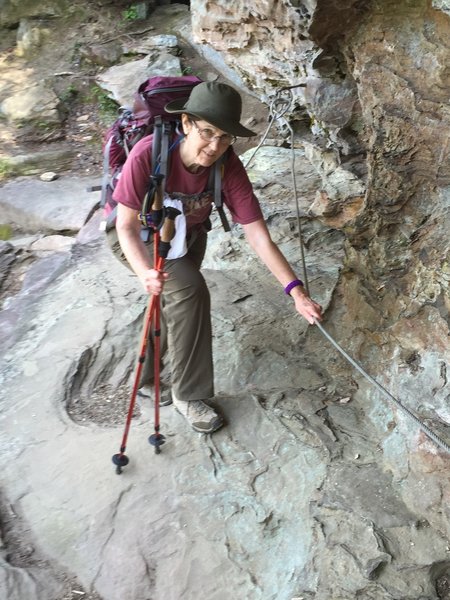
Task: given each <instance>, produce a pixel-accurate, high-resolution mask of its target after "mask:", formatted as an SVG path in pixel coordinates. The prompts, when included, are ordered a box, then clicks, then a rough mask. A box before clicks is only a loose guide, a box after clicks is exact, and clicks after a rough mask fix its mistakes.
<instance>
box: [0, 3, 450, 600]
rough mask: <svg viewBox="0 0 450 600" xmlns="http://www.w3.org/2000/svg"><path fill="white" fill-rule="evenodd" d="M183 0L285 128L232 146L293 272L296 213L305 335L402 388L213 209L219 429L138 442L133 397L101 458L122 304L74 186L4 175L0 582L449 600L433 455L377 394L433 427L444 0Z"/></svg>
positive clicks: (116, 383) (448, 274)
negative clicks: (118, 463) (283, 288)
mask: <svg viewBox="0 0 450 600" xmlns="http://www.w3.org/2000/svg"><path fill="white" fill-rule="evenodd" d="M7 4H8V6H9V7H10V8H11V7H13V6H15V4H14V3H13V2H9V3H7ZM190 4H191V6H190V9H191V17H192V37H189V39H190V41H191V43H192V44H193V45H194V46H195V45H196V44H203V45H205V47H204V48H202V49H200V48H199V49H200V50H201V51H202V52H204V53H205V54H206V53H208V55H209V56H211V57H213V56H216V57H217V56H220V58H221V59H222V60H223V61H224V64H225V63H226V65H227V68H228V69H231V70H232V71H233V72H234V73H235V76H236V79H234V80H233V81H240V82H244V83H245V85H246V87H247V90H248V91H250V92H251V93H252V94H253V95H254V96H257V97H259V98H260V99H262V100H265V101H267V104H268V106H269V112H271V115H272V117H273V122H272V127H273V129H272V134H271V135H272V137H276V138H278V140H284V146H289V142H290V139H291V138H290V135H291V131H290V128H292V135H293V138H294V142H295V144H294V145H295V152H294V153H293V154H292V153H291V150H290V149H289V148H287V147H273V146H269V147H263V148H261V149H260V150H259V151H258V152H257V153H256V155H255V156H254V157H253V156H252V152H251V151H250V152H249V153H247V154H246V155H244V156H243V157H242V159H243V161H244V164H246V163H247V162H248V161H250V163H249V165H248V171H249V174H250V177H251V179H252V181H253V182H254V186H255V191H256V193H257V195H258V197H259V198H260V199H261V202H262V205H263V210H264V214H265V216H266V218H267V221H268V223H269V226H270V229H271V231H272V235H273V238H274V240H275V241H276V242H277V243H278V244H279V245H280V247H281V249H282V250H283V252H284V253H285V254H286V256H287V257H288V258H289V260H290V261H291V262H292V264H293V265H294V266H295V268H296V269H297V270H298V272H299V273H301V272H302V260H301V253H300V248H299V225H300V230H301V233H302V236H301V237H302V240H303V243H304V248H305V252H306V269H307V270H306V275H307V279H308V282H309V286H310V288H311V292H312V295H313V296H314V297H315V298H316V299H317V300H318V301H319V302H320V303H321V304H322V305H323V306H324V310H325V319H324V326H325V329H326V330H327V331H328V332H330V333H331V335H332V336H333V338H334V339H336V340H338V342H339V343H340V344H341V345H342V347H343V348H344V349H345V350H346V351H348V352H349V353H350V355H351V356H352V357H354V358H355V359H356V360H357V361H358V363H359V364H361V365H363V367H364V368H365V369H366V370H367V371H368V372H369V374H370V375H371V376H373V377H375V378H376V379H377V381H379V382H380V383H381V384H382V385H383V386H384V387H385V388H386V389H388V390H389V391H390V393H391V394H393V396H395V397H396V398H398V399H399V400H400V401H401V402H402V405H400V406H399V405H396V404H392V403H389V402H388V401H386V399H385V398H383V397H382V396H380V393H379V391H377V389H376V388H375V387H374V386H373V385H371V384H370V383H369V382H368V381H367V380H366V379H365V378H364V377H363V376H362V375H361V374H360V373H359V372H358V371H356V370H355V369H353V368H352V367H351V366H350V365H349V363H348V362H347V361H346V360H344V358H343V357H342V355H340V354H339V353H338V352H337V351H336V349H335V348H333V347H332V345H331V344H330V343H329V342H328V341H327V340H325V339H324V337H323V336H322V335H321V333H320V331H319V329H318V328H317V327H308V326H307V325H306V323H305V322H303V321H302V320H301V319H300V318H297V317H295V315H293V312H292V307H291V306H290V304H289V302H288V299H287V298H285V297H283V295H282V294H281V293H280V289H279V286H278V285H277V284H276V283H275V282H274V281H273V280H272V279H271V278H269V277H268V276H267V272H266V271H265V269H263V268H262V267H261V265H260V264H259V263H258V262H257V261H256V259H255V258H254V257H253V256H252V255H251V254H250V253H249V250H248V247H247V246H246V244H245V241H244V239H243V237H242V234H241V233H240V231H239V229H235V230H233V232H232V234H231V235H230V234H225V233H224V232H222V230H221V229H220V225H219V224H218V223H217V222H216V221H215V222H214V227H213V230H212V232H211V234H210V238H209V247H208V254H207V256H206V259H205V264H204V273H205V277H206V278H207V281H208V284H209V287H210V290H211V295H212V301H213V306H214V313H213V319H214V321H213V326H214V349H215V371H216V391H217V403H218V405H220V406H221V407H222V410H223V412H224V414H225V418H226V421H227V426H226V428H224V429H223V430H221V431H219V432H217V433H216V434H215V435H214V436H212V437H202V436H198V435H197V434H193V433H192V432H191V431H190V430H188V429H187V427H186V424H185V423H184V422H183V420H182V419H181V417H180V416H179V415H178V414H177V413H175V412H174V411H173V410H172V408H171V407H166V408H164V409H162V433H163V434H164V435H165V436H166V438H167V441H166V444H165V445H164V446H163V449H162V453H161V455H159V456H155V455H154V454H153V452H152V450H151V447H150V446H149V444H148V443H147V438H148V435H149V434H151V433H152V426H153V411H152V407H151V406H149V405H147V404H146V403H143V404H141V405H139V407H138V410H137V411H136V415H135V417H134V418H133V420H132V429H131V436H130V439H129V445H128V449H127V454H129V456H130V459H131V460H130V464H129V465H128V466H127V467H126V469H125V470H124V473H123V474H122V475H121V476H120V477H117V476H116V475H115V473H114V469H113V465H112V463H111V462H110V461H111V455H112V454H113V453H115V452H117V451H118V449H119V445H120V440H121V436H122V423H124V419H125V414H126V411H127V408H128V404H127V400H128V395H129V389H130V385H131V383H132V380H133V377H132V373H133V367H134V363H135V360H136V347H135V346H136V342H137V340H138V339H139V333H140V327H141V320H142V314H143V310H144V308H145V302H146V299H145V297H144V296H143V294H142V293H141V291H140V290H139V288H138V287H137V284H136V280H135V278H134V277H133V276H132V275H131V273H129V272H128V271H127V270H126V269H124V268H123V267H122V266H121V265H119V264H118V263H116V262H115V261H114V260H113V259H112V256H111V254H110V251H109V248H108V247H107V246H106V244H105V240H104V238H103V236H102V235H101V234H100V233H99V231H98V224H99V220H100V215H99V213H98V212H96V210H95V208H96V203H97V201H98V198H96V197H94V196H95V195H93V196H91V195H87V194H85V193H84V192H83V191H82V190H84V189H85V185H86V181H85V180H81V181H78V180H75V181H74V180H73V179H72V178H69V177H67V178H66V177H60V178H59V179H57V180H56V181H52V182H43V181H39V180H38V179H32V180H29V179H18V180H16V181H12V182H8V183H7V184H5V185H3V186H2V187H1V188H0V203H1V206H2V221H4V222H5V224H6V225H9V226H10V227H11V228H13V229H14V230H17V229H18V228H19V229H20V228H22V231H21V235H20V236H17V235H15V236H14V237H13V238H12V239H10V240H9V241H6V242H2V243H1V245H0V266H1V278H0V284H1V288H0V292H1V294H2V296H1V297H2V300H3V305H2V310H1V312H0V328H1V331H2V339H1V348H2V353H3V354H2V362H1V378H2V380H1V394H2V404H1V406H2V408H1V411H2V412H1V414H0V417H1V419H2V428H1V431H2V438H1V449H2V456H3V460H4V462H3V473H2V475H3V478H2V479H3V483H2V486H3V493H4V498H5V502H4V503H3V505H2V507H1V508H0V510H1V511H2V516H3V519H2V522H6V521H7V523H8V528H6V529H5V528H4V527H3V526H2V538H3V540H4V544H3V546H4V548H5V551H4V552H3V554H2V555H1V556H0V559H1V560H2V563H1V567H2V569H3V570H2V572H1V578H0V590H1V591H2V593H3V592H5V595H6V597H8V598H9V599H10V600H24V598H39V600H63V598H64V600H65V598H66V597H67V596H66V595H67V593H68V592H67V589H68V588H67V577H69V578H72V577H75V576H76V577H77V578H78V581H79V582H80V585H82V586H83V588H84V590H87V591H88V592H90V593H91V595H92V597H93V598H94V597H95V598H98V597H102V598H103V599H104V600H116V599H117V600H123V599H124V598H126V599H127V600H144V599H146V598H158V597H163V596H164V597H167V598H173V599H174V600H179V599H180V598H183V599H186V600H191V599H194V598H205V599H207V600H222V599H223V600H229V598H230V597H235V598H238V599H239V600H241V599H242V600H244V599H245V600H294V599H299V598H302V599H303V600H307V599H308V600H313V599H315V600H331V599H332V600H350V599H353V598H359V599H361V600H369V599H374V600H399V599H400V598H401V599H402V600H425V599H426V600H448V598H449V597H450V554H449V536H450V531H449V518H450V512H449V508H448V506H449V498H450V478H449V468H448V467H449V460H450V457H449V453H448V452H445V450H443V449H442V447H439V446H438V445H436V444H435V443H434V442H433V441H432V440H430V439H429V437H427V435H425V434H424V433H423V431H421V429H420V427H419V426H418V423H417V422H415V421H414V420H412V419H411V418H410V416H408V414H407V413H406V412H405V411H404V410H402V408H401V407H402V406H405V407H406V408H407V409H408V410H409V411H412V413H413V414H415V415H417V416H418V418H419V419H420V421H423V422H424V423H425V424H426V425H428V426H429V427H431V428H432V430H433V431H435V432H436V433H437V435H438V436H439V437H440V438H441V439H443V440H444V441H445V442H446V443H447V444H448V442H449V439H450V408H449V407H450V404H449V399H450V384H449V376H448V365H449V364H450V344H449V324H450V320H449V316H448V315H449V309H450V294H449V280H450V266H449V265H450V262H449V260H450V259H449V253H450V243H449V236H448V231H449V230H450V227H449V225H450V223H449V221H450V217H449V206H450V188H449V169H450V166H449V165H450V163H449V160H448V154H449V134H448V131H449V119H450V113H449V110H448V97H449V92H450V80H449V71H448V64H449V58H450V56H449V48H448V40H449V39H450V38H449V33H450V16H449V13H450V6H449V5H448V3H447V2H444V1H439V2H437V1H436V2H431V3H430V2H426V1H425V0H418V1H416V2H409V1H406V0H405V1H401V2H393V1H390V0H381V1H379V2H373V3H361V2H358V1H355V0H340V1H337V0H335V1H333V2H325V0H311V1H304V2H288V1H286V2H277V3H268V2H262V1H261V0H255V1H254V2H253V3H251V6H249V5H248V3H246V2H243V1H241V0H233V1H232V2H230V1H225V0H219V1H218V2H214V3H212V2H204V1H201V2H200V0H192V1H191V3H190ZM27 5H28V4H27ZM48 6H49V8H48V10H49V11H50V10H53V11H56V8H55V7H56V6H57V4H56V3H55V4H50V3H49V5H48ZM51 7H53V8H51ZM169 8H170V10H169ZM186 10H187V9H186ZM160 14H161V13H160ZM186 14H187V13H186V11H185V10H184V11H181V10H180V8H179V7H168V9H167V13H164V15H165V16H164V19H166V20H167V21H169V20H170V25H171V28H172V29H173V31H171V33H173V32H176V31H177V30H178V31H182V32H183V35H185V36H186V37H188V36H190V35H191V34H190V32H187V30H186ZM176 15H181V17H182V18H180V19H179V20H177V19H176V18H175V17H176ZM24 16H32V15H31V14H29V13H27V14H24ZM152 33H153V32H152ZM162 33H168V32H167V31H163V32H162ZM135 42H136V40H135ZM136 44H137V46H139V47H141V48H146V49H147V50H145V52H144V54H147V53H148V55H149V56H151V57H152V60H151V61H150V62H149V58H148V57H146V58H139V59H138V60H136V57H131V58H130V61H129V63H128V65H120V66H115V67H112V68H111V69H109V70H108V71H103V72H102V73H99V81H100V82H101V83H102V85H103V87H104V88H105V89H107V90H109V91H110V92H111V93H112V94H113V95H114V97H115V98H117V100H118V101H122V100H124V101H126V100H127V98H126V96H124V87H123V72H125V73H126V75H129V74H130V73H137V75H136V77H140V76H141V75H140V74H141V73H147V72H148V69H149V68H150V69H152V68H156V66H157V65H158V62H157V59H158V57H160V53H159V54H158V57H156V55H154V52H155V48H154V46H152V47H151V48H150V46H151V44H150V42H149V39H148V32H147V33H145V38H143V39H142V40H139V44H138V43H137V42H136ZM158 52H159V51H158ZM214 53H215V54H214ZM122 60H123V58H122V59H121V62H122ZM164 60H165V61H167V62H165V63H164V64H165V66H164V67H163V68H166V67H167V64H172V61H173V64H174V69H177V68H178V66H179V63H178V62H177V61H178V59H177V58H176V57H174V56H173V55H172V54H170V53H169V54H166V57H165V58H164ZM152 61H153V62H152ZM106 62H108V61H106ZM216 64H218V63H216ZM155 65H156V66H155ZM131 67H133V68H136V71H133V70H132V69H131ZM227 73H228V72H227ZM300 84H301V86H300ZM287 86H298V87H294V88H293V89H292V90H290V91H289V90H284V92H283V93H282V94H281V96H280V95H278V96H276V95H275V94H276V93H277V92H278V91H279V88H280V87H287ZM280 98H281V99H280ZM275 100H276V102H275ZM292 167H293V169H294V173H295V181H296V186H294V182H293V179H292V172H291V168H292ZM94 183H95V182H94ZM295 187H296V188H297V189H298V201H299V203H298V206H297V204H296V202H295V195H294V193H293V190H294V189H295ZM69 192H70V193H69ZM73 194H74V195H75V196H76V198H74V196H73ZM31 197H32V198H33V203H32V205H31V206H30V202H29V201H30V198H31ZM58 208H60V209H61V210H58ZM297 209H298V211H299V212H298V216H297V218H296V211H297ZM25 221H26V222H27V223H28V224H29V228H28V229H27V228H26V227H24V226H23V223H24V222H25ZM11 511H12V513H11ZM15 519H17V521H16V524H15ZM17 523H20V524H21V528H19V527H18V525H17ZM11 531H16V536H19V537H22V541H21V543H19V546H20V548H21V552H13V551H12V549H14V548H13V546H14V545H13V542H12V541H11V539H13V541H14V538H13V536H11ZM19 534H20V535H19ZM64 578H65V579H64ZM72 589H75V588H72ZM77 589H78V588H77ZM97 594H98V595H99V596H97Z"/></svg>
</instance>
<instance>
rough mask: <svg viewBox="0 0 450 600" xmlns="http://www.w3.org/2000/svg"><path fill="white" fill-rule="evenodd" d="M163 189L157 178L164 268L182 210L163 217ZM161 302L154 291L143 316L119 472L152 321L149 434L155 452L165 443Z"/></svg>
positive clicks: (157, 254)
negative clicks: (161, 407)
mask: <svg viewBox="0 0 450 600" xmlns="http://www.w3.org/2000/svg"><path fill="white" fill-rule="evenodd" d="M160 190H161V179H158V181H157V190H156V191H157V193H156V202H155V203H156V204H157V206H155V207H154V210H153V213H154V214H155V215H158V217H157V218H158V221H156V220H154V221H153V223H155V222H159V221H162V224H163V226H162V231H161V234H160V232H159V228H155V231H154V237H153V245H154V268H155V269H156V270H158V271H162V269H163V266H164V261H165V259H166V258H167V255H168V253H169V250H170V242H171V240H172V237H173V235H174V233H175V218H176V216H177V215H179V214H180V211H179V210H177V209H176V208H172V207H168V208H166V209H165V218H164V219H163V218H162V213H163V209H162V194H161V193H160ZM160 315H161V306H160V296H159V295H158V294H152V296H151V297H150V300H149V303H148V306H147V310H146V313H145V318H144V328H143V331H142V338H141V344H140V350H139V357H138V364H137V367H136V374H135V379H134V385H133V390H132V392H131V399H130V405H129V408H128V413H127V418H126V422H125V429H124V433H123V437H122V443H121V445H120V451H119V453H118V454H114V455H113V457H112V462H113V463H114V464H115V465H116V473H117V474H118V475H120V473H122V468H123V467H125V466H126V465H127V464H128V463H129V459H128V457H127V456H126V454H125V450H126V445H127V440H128V434H129V431H130V426H131V419H132V416H133V411H134V406H135V403H136V396H137V392H138V389H139V384H140V379H141V373H142V368H143V365H144V362H145V355H146V353H147V344H148V338H149V333H150V327H151V324H152V322H153V323H154V345H155V348H154V357H155V364H154V368H155V370H154V381H155V433H154V434H153V435H151V436H150V437H149V442H150V444H152V445H153V446H155V453H156V454H159V453H160V452H161V449H160V446H161V445H162V444H164V441H165V438H164V436H163V435H162V434H161V433H160V431H159V430H160V422H159V401H160V353H161V347H160V335H161V325H160V321H161V316H160Z"/></svg>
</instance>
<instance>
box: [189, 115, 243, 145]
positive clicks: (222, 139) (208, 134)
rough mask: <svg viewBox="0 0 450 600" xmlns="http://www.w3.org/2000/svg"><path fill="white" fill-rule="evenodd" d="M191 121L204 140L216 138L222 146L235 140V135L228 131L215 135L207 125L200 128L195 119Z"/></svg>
mask: <svg viewBox="0 0 450 600" xmlns="http://www.w3.org/2000/svg"><path fill="white" fill-rule="evenodd" d="M191 123H193V124H194V126H195V129H196V130H197V131H198V135H199V136H200V137H201V138H202V140H204V141H205V142H214V141H215V140H217V141H218V142H219V144H223V145H224V146H230V145H231V144H234V142H235V141H236V136H235V135H231V134H230V133H222V135H216V134H215V132H214V131H213V130H212V129H209V128H208V127H206V128H205V129H200V127H199V126H198V125H197V123H196V122H195V121H191Z"/></svg>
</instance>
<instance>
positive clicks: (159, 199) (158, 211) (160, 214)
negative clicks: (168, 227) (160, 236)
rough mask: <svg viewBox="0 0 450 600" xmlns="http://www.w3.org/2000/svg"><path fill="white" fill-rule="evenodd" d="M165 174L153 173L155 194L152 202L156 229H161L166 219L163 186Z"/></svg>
mask: <svg viewBox="0 0 450 600" xmlns="http://www.w3.org/2000/svg"><path fill="white" fill-rule="evenodd" d="M163 179H164V175H152V180H153V183H154V186H155V194H154V197H153V203H152V221H153V227H154V228H155V229H160V228H161V226H162V224H163V221H164V208H163V186H162V182H163Z"/></svg>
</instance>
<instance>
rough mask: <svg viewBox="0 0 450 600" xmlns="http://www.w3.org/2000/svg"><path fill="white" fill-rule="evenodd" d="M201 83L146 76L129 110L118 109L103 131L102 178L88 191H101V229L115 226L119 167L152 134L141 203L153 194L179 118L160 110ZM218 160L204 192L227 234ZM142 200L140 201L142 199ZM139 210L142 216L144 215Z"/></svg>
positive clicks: (165, 169)
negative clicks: (210, 197) (208, 193)
mask: <svg viewBox="0 0 450 600" xmlns="http://www.w3.org/2000/svg"><path fill="white" fill-rule="evenodd" d="M199 83H202V80H201V79H199V78H198V77H196V76H193V75H185V76H179V77H175V76H174V77H172V76H166V77H162V76H157V77H150V78H149V79H147V80H146V81H144V82H143V83H141V85H140V86H139V88H138V89H137V91H136V93H135V94H134V99H133V107H132V108H131V109H130V108H127V107H121V108H120V109H119V117H118V118H117V119H116V121H115V122H114V123H113V124H112V125H111V127H110V128H109V129H108V130H107V131H106V133H105V136H104V143H103V178H102V184H101V186H96V187H93V188H90V189H91V190H92V191H94V190H101V197H100V207H101V208H102V209H103V213H104V221H103V222H102V225H101V229H103V230H106V231H109V230H110V229H112V228H113V227H114V226H115V221H116V215H117V203H116V202H115V201H114V200H113V198H112V195H113V192H114V189H115V186H116V184H117V181H118V178H119V176H120V173H121V170H122V167H123V165H124V163H125V161H126V159H127V157H128V155H129V153H130V151H131V149H132V148H133V146H134V145H135V144H136V143H137V142H138V141H139V140H141V139H142V138H143V137H145V136H147V135H149V134H151V133H153V143H152V167H151V173H149V192H148V193H147V196H146V199H145V203H148V201H149V200H148V199H149V198H151V197H152V193H153V192H154V187H155V184H154V181H155V176H156V175H158V177H159V178H160V179H161V177H162V180H163V183H162V185H163V186H164V179H165V177H167V175H168V173H169V168H170V164H169V163H170V150H171V147H170V142H171V140H172V139H173V137H174V135H175V134H176V133H179V132H180V123H181V121H180V116H179V115H174V114H169V113H167V112H166V111H165V110H164V107H165V106H166V104H168V103H169V102H171V101H172V100H177V99H181V98H187V97H188V96H189V94H190V92H191V90H192V89H193V88H194V87H195V86H196V85H198V84H199ZM224 158H225V155H224V156H223V157H221V158H220V159H219V160H217V161H216V163H215V164H214V165H213V167H212V168H211V171H210V177H209V181H208V186H207V189H208V190H212V191H213V196H214V204H215V206H216V209H217V211H218V213H219V216H220V219H221V222H222V226H223V227H224V229H225V231H230V225H229V223H228V220H227V217H226V215H225V212H224V209H223V206H222V204H223V203H222V191H221V180H222V175H223V160H224ZM143 201H144V199H143ZM146 210H147V209H146V207H144V208H143V211H142V212H143V214H145V212H146ZM143 230H146V233H145V232H144V231H143V235H142V237H143V239H148V235H149V229H148V227H145V225H143Z"/></svg>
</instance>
